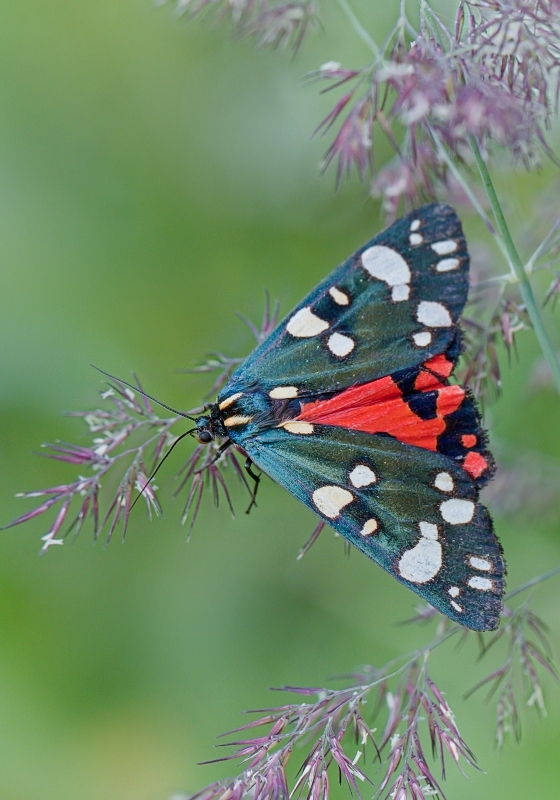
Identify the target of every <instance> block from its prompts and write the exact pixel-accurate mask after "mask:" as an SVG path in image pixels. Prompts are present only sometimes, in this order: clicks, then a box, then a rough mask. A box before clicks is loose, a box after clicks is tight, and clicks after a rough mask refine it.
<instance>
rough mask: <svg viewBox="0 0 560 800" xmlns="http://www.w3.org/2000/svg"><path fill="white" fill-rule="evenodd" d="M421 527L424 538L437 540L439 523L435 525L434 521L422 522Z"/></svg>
mask: <svg viewBox="0 0 560 800" xmlns="http://www.w3.org/2000/svg"><path fill="white" fill-rule="evenodd" d="M419 527H420V533H421V534H422V536H424V538H426V539H432V540H433V541H434V542H435V540H436V539H437V537H438V529H437V525H434V523H433V522H421V523H420V525H419Z"/></svg>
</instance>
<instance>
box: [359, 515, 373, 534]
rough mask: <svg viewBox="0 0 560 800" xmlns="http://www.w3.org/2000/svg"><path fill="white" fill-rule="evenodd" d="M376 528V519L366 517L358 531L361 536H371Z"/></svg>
mask: <svg viewBox="0 0 560 800" xmlns="http://www.w3.org/2000/svg"><path fill="white" fill-rule="evenodd" d="M376 530H377V520H376V519H368V520H366V522H365V524H364V527H363V528H362V530H361V531H360V533H361V534H362V536H371V534H372V533H375V531H376Z"/></svg>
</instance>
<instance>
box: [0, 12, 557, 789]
mask: <svg viewBox="0 0 560 800" xmlns="http://www.w3.org/2000/svg"><path fill="white" fill-rule="evenodd" d="M362 5H363V8H362V18H363V19H365V21H366V22H368V24H370V25H371V28H372V30H374V31H375V34H376V38H377V39H378V40H379V39H380V38H381V36H382V35H383V32H384V31H385V30H386V29H387V26H388V24H389V19H390V18H391V16H392V14H393V11H394V9H393V8H392V6H394V5H395V4H394V3H392V4H391V3H383V2H379V0H378V1H377V2H374V3H373V4H365V3H363V4H362ZM171 12H172V9H171V7H164V8H160V9H156V8H154V7H153V6H152V5H151V4H150V3H149V2H148V0H96V2H82V3H76V2H70V0H58V1H57V2H54V3H53V2H52V0H51V1H47V0H27V1H26V2H19V3H12V2H5V3H3V4H2V5H1V6H0V59H1V72H0V74H1V76H2V77H1V79H0V174H1V182H0V253H1V262H0V426H1V431H0V477H1V492H2V502H1V506H0V512H1V519H0V522H2V523H5V522H7V521H8V520H9V519H11V518H12V517H14V516H16V515H17V514H20V513H22V511H23V510H24V509H27V508H28V507H29V506H28V505H26V504H25V503H24V501H21V500H19V501H18V500H16V499H14V494H15V493H16V492H18V491H23V490H30V489H34V488H39V487H44V486H50V485H53V484H55V483H58V482H63V481H64V480H65V479H69V478H71V477H73V476H74V475H75V471H74V470H73V469H72V468H71V467H67V466H66V465H62V464H57V463H55V462H50V461H46V460H43V459H38V458H35V457H33V456H32V455H31V451H33V450H36V449H37V447H38V445H39V444H40V443H41V442H42V441H46V440H47V441H53V440H55V439H57V438H60V439H64V440H70V441H77V442H80V441H84V440H81V439H80V437H81V435H82V433H83V430H82V428H81V427H80V423H79V421H74V420H70V419H65V418H62V417H61V416H60V412H61V411H63V410H66V409H74V408H84V407H86V408H87V407H90V406H93V405H95V404H96V403H97V391H98V389H99V388H100V387H101V383H100V381H99V376H98V375H97V374H96V373H95V372H93V370H92V369H91V368H90V366H89V364H90V362H93V363H95V364H98V365H100V366H102V367H103V368H105V369H107V370H109V371H112V372H114V373H117V374H119V375H122V376H123V377H125V376H127V375H129V374H130V370H132V369H134V370H136V371H137V372H138V373H139V374H140V376H141V377H142V380H143V382H144V384H145V386H146V388H147V390H149V391H151V392H152V393H154V394H155V395H156V396H158V397H160V398H161V399H162V400H164V401H166V402H168V403H171V404H175V405H178V406H179V407H182V408H186V407H189V406H193V405H196V404H198V402H199V401H200V399H201V397H202V395H203V394H204V392H205V391H206V390H207V388H208V386H209V383H208V380H207V379H205V378H204V377H201V376H196V375H193V376H189V375H184V374H180V373H179V372H177V370H178V369H179V368H183V367H188V366H191V365H193V364H195V363H197V361H199V360H200V359H202V358H203V357H204V356H205V355H206V354H207V353H208V352H209V351H211V350H213V349H221V350H224V351H227V352H228V353H230V354H233V355H242V354H245V353H246V352H248V350H249V349H250V348H251V347H252V344H251V337H250V334H249V332H248V331H247V330H246V329H245V328H244V327H243V325H242V324H241V323H240V322H239V321H238V320H236V318H235V314H234V312H235V311H236V310H239V311H241V312H243V313H245V314H247V315H248V316H250V317H251V318H253V319H255V318H258V317H259V316H260V314H261V311H262V298H263V294H262V292H263V288H264V287H267V288H268V289H269V290H270V292H271V294H272V296H273V297H278V298H280V300H281V302H282V309H283V311H284V312H285V311H287V310H288V309H289V307H290V306H291V305H292V304H293V303H295V302H296V301H297V300H298V299H299V298H300V297H301V296H302V294H303V293H304V292H305V291H306V290H308V289H309V288H310V287H311V286H312V285H313V284H314V283H315V282H316V281H317V280H318V279H319V278H321V277H322V276H323V275H324V274H325V273H326V272H327V271H328V270H330V269H331V268H332V267H333V266H335V265H336V264H337V263H338V262H339V261H340V260H341V259H342V258H343V257H345V256H346V255H347V254H348V253H349V252H351V251H352V250H353V249H354V248H356V247H357V246H358V245H360V244H361V243H362V242H363V241H364V240H366V239H367V238H369V237H370V236H371V235H372V234H373V233H374V232H375V231H377V230H378V229H379V226H380V224H381V219H380V214H379V208H378V206H377V205H376V204H375V203H373V202H372V201H368V200H366V192H365V189H364V187H361V186H359V185H358V183H357V182H351V183H350V185H347V186H345V187H344V188H343V189H342V190H341V191H340V192H339V193H338V194H337V195H335V193H334V191H333V176H332V175H328V176H327V177H325V178H321V177H320V176H319V174H318V170H317V165H318V163H319V160H320V156H321V153H322V152H323V150H324V146H325V143H324V142H321V141H316V140H313V141H310V140H309V134H310V132H311V131H312V130H313V129H314V128H315V127H316V125H317V124H318V122H319V120H320V119H321V118H322V115H324V114H325V113H326V111H327V110H328V109H329V107H330V104H331V103H332V98H320V97H319V95H318V92H317V90H316V87H311V88H309V87H308V88H304V87H303V86H302V82H301V78H302V76H303V75H304V74H305V73H306V72H308V71H309V70H311V69H313V68H315V67H317V65H320V64H321V63H323V62H325V61H329V60H340V61H342V62H343V63H345V64H348V65H350V66H354V65H359V64H361V63H363V62H364V61H365V60H366V59H367V57H368V56H367V53H366V52H365V51H364V50H362V45H361V44H360V42H359V40H357V38H356V37H355V35H353V34H352V32H351V30H350V29H349V27H348V25H347V24H346V22H345V20H344V18H343V17H342V15H341V13H340V12H339V11H338V10H337V7H336V6H330V7H327V8H325V11H324V13H323V20H324V25H325V27H324V30H323V31H318V32H317V33H316V34H315V35H314V36H312V37H311V39H310V40H309V42H308V44H307V46H306V47H304V49H303V51H302V53H301V54H300V56H298V58H296V59H294V60H290V58H289V57H288V56H287V55H286V54H281V53H270V52H262V51H255V50H254V48H253V47H252V45H251V44H250V43H248V42H245V41H243V42H240V41H236V40H235V37H234V36H233V35H232V32H231V30H230V28H229V26H228V25H225V26H222V27H217V26H213V25H212V24H210V23H209V22H208V21H206V22H202V21H195V22H193V23H190V24H188V25H186V24H183V23H181V22H178V21H177V20H176V19H174V17H173V15H172V13H171ZM387 155H388V154H387V153H384V152H383V151H381V153H380V158H381V159H382V158H383V157H386V156H387ZM556 179H557V173H556V172H555V170H554V168H552V167H549V166H548V165H545V166H544V168H543V170H542V171H541V172H540V174H538V175H532V176H527V175H525V174H523V173H519V174H513V173H509V174H508V175H507V177H506V178H504V179H503V181H502V191H503V193H504V195H505V196H507V198H508V213H509V215H510V218H511V219H512V221H513V223H514V228H517V229H518V230H519V227H518V226H520V224H521V223H522V222H523V221H524V220H525V219H526V218H527V216H528V215H529V214H530V213H531V209H532V208H533V207H534V204H535V202H536V198H538V197H539V195H541V194H542V193H543V192H545V191H546V190H547V189H548V188H549V187H550V186H552V185H553V184H554V181H556ZM556 196H557V195H556ZM556 196H555V195H553V197H556ZM466 227H467V231H468V232H470V233H471V236H472V235H474V234H475V233H476V232H480V227H479V226H477V224H476V223H475V222H474V221H473V220H472V219H467V220H466ZM547 319H548V324H549V327H550V329H551V331H553V333H554V321H553V319H552V318H551V317H550V315H549V314H548V315H547ZM556 342H557V344H560V341H559V339H558V336H557V335H556ZM537 355H538V354H537V352H536V349H535V346H534V343H533V340H532V336H531V335H530V334H527V335H525V336H524V337H523V339H522V340H521V347H520V360H519V362H515V363H514V364H513V366H512V367H511V369H509V368H508V367H507V360H506V359H505V358H504V359H503V362H504V369H505V372H506V381H505V391H504V394H503V397H502V399H500V400H499V401H498V402H496V403H494V404H493V405H491V406H490V407H489V408H488V412H489V415H490V417H491V419H492V421H493V431H494V437H495V440H496V441H497V442H498V443H499V446H500V447H502V448H506V449H507V448H509V451H510V452H512V453H514V454H515V453H517V452H520V450H521V449H522V448H530V449H531V450H532V451H534V452H535V453H537V454H541V455H542V456H546V457H548V458H550V459H551V461H550V462H549V463H551V464H556V463H557V462H556V461H555V460H554V459H557V458H559V457H560V424H559V411H560V403H559V402H558V399H557V398H556V397H555V395H554V393H553V392H552V390H551V389H548V388H544V389H542V390H540V391H532V390H530V389H529V388H528V386H527V384H528V376H529V375H530V373H531V370H532V365H533V362H534V360H535V358H536V357H537ZM190 446H191V445H189V444H187V445H185V447H186V448H189V447H190ZM182 457H184V453H183V455H181V454H176V457H175V460H174V463H173V464H168V465H167V466H168V469H167V472H166V475H167V477H168V483H170V482H171V476H172V475H173V470H174V468H176V467H177V466H178V465H179V464H180V463H181V459H182ZM159 483H160V484H165V483H166V481H165V480H164V477H163V476H162V477H161V478H160V480H159ZM163 499H164V501H165V507H166V517H165V519H163V520H156V521H155V522H153V523H152V524H150V523H148V521H147V520H146V519H145V518H144V514H143V511H142V509H141V508H140V507H138V508H137V509H135V512H134V515H133V519H132V521H131V525H130V529H129V535H128V539H127V542H126V544H125V545H124V546H122V545H121V543H120V540H119V538H118V537H115V541H114V542H113V543H112V544H111V545H110V547H108V548H107V549H104V548H103V546H102V544H101V543H100V544H98V545H97V546H95V547H92V544H91V537H90V534H89V531H88V530H84V531H83V532H82V534H81V536H80V538H79V539H78V541H77V542H76V544H75V545H74V546H70V545H68V546H65V547H63V548H54V549H53V550H51V551H50V552H49V553H48V555H47V556H46V557H45V558H42V559H38V558H37V552H38V550H39V545H40V536H41V535H42V534H43V533H44V532H45V530H46V527H45V525H46V520H45V521H43V520H35V521H34V522H32V523H30V524H28V525H27V526H24V527H22V528H15V529H12V530H9V531H7V532H4V533H2V535H1V538H0V798H1V800H39V798H40V799H41V800H51V799H52V800H55V799H56V800H76V798H80V800H164V798H168V797H169V796H171V795H172V794H173V793H177V792H179V791H180V790H184V791H187V792H193V791H195V790H196V789H198V788H200V787H201V786H202V785H204V784H205V783H207V782H209V781H210V780H212V779H214V778H216V777H219V776H222V775H225V774H228V772H231V771H232V770H233V769H234V765H229V767H228V765H226V766H225V767H224V766H223V765H217V766H206V767H198V766H196V764H197V762H198V761H201V760H204V759H208V758H212V756H213V755H214V754H215V751H213V750H212V745H213V743H214V737H215V736H216V735H217V734H218V733H220V732H221V731H223V730H227V729H228V728H231V727H234V726H235V725H238V724H240V717H239V712H240V711H241V710H243V709H245V708H255V707H259V706H262V705H269V704H271V703H274V702H278V701H282V700H283V698H281V697H278V695H272V696H271V695H270V694H269V692H268V687H269V686H278V685H280V684H282V683H285V682H286V683H291V684H300V685H301V684H308V685H320V684H321V683H323V682H324V681H326V680H327V679H328V678H329V676H332V675H335V674H340V673H343V672H347V671H348V670H349V669H351V668H352V667H354V666H356V665H358V664H361V663H375V664H377V665H381V664H382V663H384V662H385V661H386V660H387V659H388V658H391V657H394V656H395V655H398V654H399V653H403V652H406V651H407V650H409V649H412V648H414V647H416V646H419V645H421V644H422V643H424V642H425V641H427V640H428V638H429V637H430V636H431V633H430V632H429V631H428V630H426V629H423V628H421V627H418V626H413V627H409V628H398V627H395V623H396V622H397V621H399V620H402V619H403V618H405V617H407V616H410V615H411V613H412V611H413V607H414V603H415V598H414V596H413V595H412V593H409V592H407V591H406V590H405V589H404V588H403V587H400V586H398V585H397V584H396V582H394V581H392V580H391V578H389V577H388V576H387V575H385V574H384V573H383V572H382V571H381V570H380V569H377V568H376V567H375V566H374V565H372V564H371V563H368V562H367V561H366V559H364V558H362V557H359V556H358V555H357V554H355V553H354V554H352V556H351V558H349V559H346V558H344V555H343V548H342V545H341V543H340V540H335V539H334V538H333V537H332V536H330V535H329V534H328V533H325V534H323V536H322V537H321V539H320V541H319V543H318V544H317V545H316V546H315V547H314V548H313V549H312V550H311V552H310V554H309V555H308V556H307V557H306V558H305V559H304V560H303V561H302V562H296V560H295V556H296V554H297V552H298V549H299V547H300V546H301V545H302V543H303V542H304V541H305V539H306V538H307V536H308V534H309V533H310V531H311V530H312V528H313V526H314V519H313V518H312V515H311V514H309V513H308V512H307V511H306V510H305V509H304V508H303V507H301V506H300V505H298V504H297V502H296V501H295V500H293V499H292V498H291V497H289V496H288V495H287V494H286V493H284V492H282V491H281V490H280V489H279V488H278V487H276V486H274V485H273V484H272V483H271V482H269V481H266V484H265V485H264V486H263V489H262V493H261V497H260V503H259V508H258V510H257V511H256V513H253V514H251V516H250V517H249V518H247V517H245V515H244V514H242V513H241V514H239V515H238V518H237V519H236V520H235V521H232V520H231V519H230V517H229V515H228V513H227V511H226V509H223V508H220V509H219V510H217V511H216V510H215V509H213V508H212V507H211V506H210V503H209V502H208V499H207V501H206V503H205V504H204V506H203V512H202V514H201V517H200V519H199V523H198V525H197V527H196V528H195V532H194V535H193V537H192V540H191V542H190V543H189V544H187V543H186V542H185V536H186V531H185V530H184V529H183V528H181V527H180V525H179V518H180V508H179V504H178V503H176V502H175V503H174V502H173V501H172V500H171V498H170V496H169V493H168V494H167V495H166V494H165V493H164V495H163ZM236 500H237V503H236V504H237V507H238V509H239V510H241V511H242V509H243V503H244V502H245V498H244V497H242V496H241V495H240V494H236ZM497 529H498V533H499V534H500V536H501V538H502V540H503V542H504V546H505V548H506V553H507V557H508V561H509V567H510V586H515V585H518V584H519V583H520V582H522V581H523V580H526V579H527V578H530V577H532V576H533V575H535V574H538V573H539V572H544V571H545V570H546V569H548V568H549V567H550V566H552V565H554V564H556V563H560V541H559V538H558V514H557V513H547V515H546V518H545V517H543V515H539V514H538V513H537V514H535V513H533V514H532V515H531V514H529V515H527V514H523V513H519V514H515V515H513V516H510V517H509V518H504V519H498V520H497ZM558 591H559V581H556V582H550V584H547V585H546V586H545V587H543V588H542V589H541V590H540V591H539V593H538V595H537V598H536V606H537V608H539V609H540V610H542V611H543V613H544V615H545V618H546V620H547V621H548V623H549V624H550V625H551V627H552V630H553V640H554V642H555V645H556V651H557V653H558V652H560V648H559V646H558V645H559V642H558V638H559V636H558V631H559V629H560V607H559V604H558V599H557V598H558ZM475 657H476V652H475V648H474V646H472V645H468V646H466V647H464V648H463V649H461V650H459V651H457V650H454V649H453V648H451V647H450V648H448V649H447V650H441V651H440V652H439V654H438V655H437V657H436V658H435V659H434V667H433V670H434V676H435V677H436V678H437V679H438V680H439V681H440V682H441V684H442V686H443V688H444V689H445V690H446V691H447V692H448V698H449V700H450V702H451V704H452V706H453V704H454V708H455V710H456V712H457V714H458V723H459V725H460V727H461V730H462V732H463V733H464V735H465V738H466V740H467V742H468V743H469V744H470V745H471V746H472V747H473V749H474V750H475V752H476V753H477V755H478V756H479V759H480V763H481V766H482V767H483V769H485V770H486V771H487V773H488V774H486V775H485V774H482V773H474V772H473V770H470V771H469V772H470V777H471V778H472V780H471V782H467V781H465V780H464V779H463V778H462V777H461V776H459V775H455V774H453V771H452V773H451V775H450V778H449V780H448V788H449V797H450V800H451V798H454V799H455V800H462V799H463V798H465V799H466V798H475V797H476V798H478V799H480V800H483V799H486V798H496V797H508V798H526V797H540V798H557V797H558V796H559V790H558V785H559V782H560V761H559V759H558V755H557V754H558V744H559V737H560V702H559V695H558V691H557V689H556V688H555V687H554V686H553V685H552V684H551V682H546V681H545V685H546V687H547V691H546V696H547V703H548V710H549V716H548V717H547V718H546V719H544V720H542V721H541V720H538V719H537V717H536V714H535V713H534V712H533V711H531V713H530V714H529V716H528V717H527V720H526V724H525V728H524V740H523V742H522V744H521V745H520V746H515V745H513V744H509V745H508V746H507V747H506V749H505V751H504V753H503V754H502V755H501V757H497V756H496V754H495V753H493V752H492V737H493V709H492V707H489V708H486V707H485V706H484V704H483V700H482V698H478V697H475V698H473V699H471V700H469V701H468V702H463V701H462V700H461V697H462V694H463V693H464V691H465V690H466V689H467V688H468V687H469V686H470V685H472V683H473V682H474V680H475V679H478V678H479V677H481V676H482V675H483V674H485V671H486V670H487V668H488V667H487V666H486V665H482V666H476V665H475Z"/></svg>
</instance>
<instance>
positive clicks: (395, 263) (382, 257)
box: [362, 244, 411, 286]
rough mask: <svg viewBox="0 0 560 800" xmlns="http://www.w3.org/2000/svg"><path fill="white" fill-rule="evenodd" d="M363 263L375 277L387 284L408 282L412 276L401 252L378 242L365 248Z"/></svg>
mask: <svg viewBox="0 0 560 800" xmlns="http://www.w3.org/2000/svg"><path fill="white" fill-rule="evenodd" d="M362 264H363V267H364V269H365V270H366V271H367V272H369V274H370V275H371V276H372V277H373V278H378V279H379V280H380V281H384V282H385V283H386V284H387V286H398V285H399V283H408V282H409V280H410V278H411V274H410V269H409V266H408V264H407V263H406V261H405V260H404V258H403V257H402V256H401V255H400V253H397V251H396V250H392V249H391V248H390V247H385V246H384V245H380V244H376V245H374V246H373V247H368V249H367V250H364V252H363V253H362Z"/></svg>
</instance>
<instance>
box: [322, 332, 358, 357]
mask: <svg viewBox="0 0 560 800" xmlns="http://www.w3.org/2000/svg"><path fill="white" fill-rule="evenodd" d="M327 346H328V348H329V350H330V351H331V353H332V354H333V355H335V356H338V357H339V358H344V356H347V355H348V354H349V353H351V352H352V350H353V349H354V347H355V346H356V344H355V342H354V340H353V339H351V338H350V337H349V336H344V335H343V334H342V333H333V334H332V335H331V336H329V340H328V342H327Z"/></svg>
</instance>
